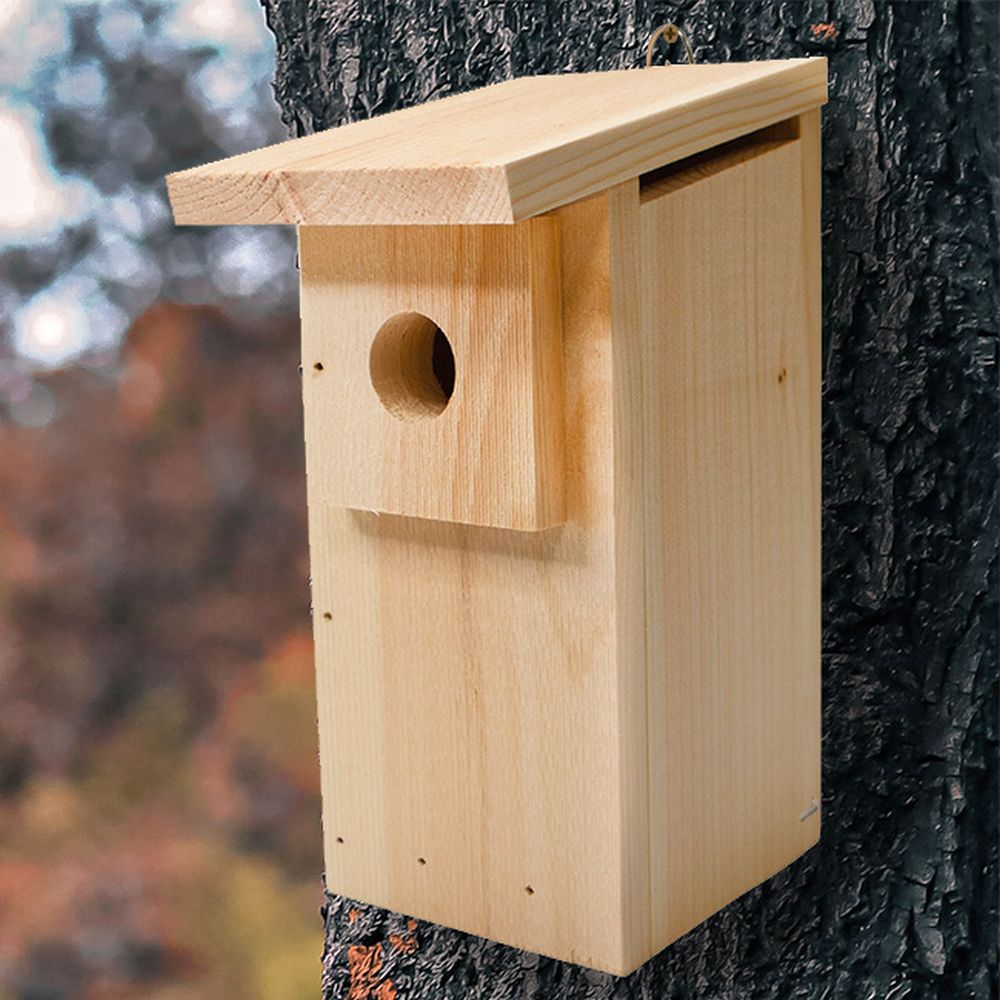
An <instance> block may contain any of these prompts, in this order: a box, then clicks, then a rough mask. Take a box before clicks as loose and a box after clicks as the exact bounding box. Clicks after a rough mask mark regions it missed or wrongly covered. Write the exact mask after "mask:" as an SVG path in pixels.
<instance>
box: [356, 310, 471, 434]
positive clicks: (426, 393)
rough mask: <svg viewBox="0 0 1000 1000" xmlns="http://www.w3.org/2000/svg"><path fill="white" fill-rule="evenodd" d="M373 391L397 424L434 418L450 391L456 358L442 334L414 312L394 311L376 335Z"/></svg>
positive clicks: (373, 343) (373, 350) (436, 327)
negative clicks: (395, 312)
mask: <svg viewBox="0 0 1000 1000" xmlns="http://www.w3.org/2000/svg"><path fill="white" fill-rule="evenodd" d="M368 362H369V367H370V369H371V379H372V387H373V388H374V389H375V392H376V393H377V394H378V398H379V399H380V400H381V401H382V405H383V406H384V407H385V408H386V409H387V410H388V411H389V412H390V413H391V414H392V415H393V416H394V417H397V418H398V419H400V420H424V419H426V418H428V417H436V416H438V415H439V414H440V413H443V412H444V408H445V407H446V406H447V405H448V400H450V399H451V394H452V393H453V392H454V390H455V355H454V353H453V352H452V349H451V344H449V343H448V338H447V337H446V336H445V335H444V331H443V330H442V329H441V328H440V327H439V326H438V325H437V323H435V322H434V321H433V320H432V319H428V318H427V317H426V316H424V315H422V314H421V313H417V312H406V313H398V314H397V315H396V316H393V317H392V318H391V319H388V320H386V322H385V323H383V324H382V326H381V327H380V328H379V331H378V333H376V334H375V340H374V341H373V342H372V350H371V354H370V356H369V359H368Z"/></svg>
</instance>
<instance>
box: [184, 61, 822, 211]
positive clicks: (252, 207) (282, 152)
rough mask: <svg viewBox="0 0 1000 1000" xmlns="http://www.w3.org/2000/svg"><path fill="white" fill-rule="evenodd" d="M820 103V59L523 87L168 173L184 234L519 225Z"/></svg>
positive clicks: (500, 87)
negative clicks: (261, 226) (277, 227)
mask: <svg viewBox="0 0 1000 1000" xmlns="http://www.w3.org/2000/svg"><path fill="white" fill-rule="evenodd" d="M825 100H826V60H825V59H822V58H814V59H786V60H775V61H762V62H752V63H724V64H716V65H708V64H706V65H694V66H687V65H684V66H654V67H650V68H647V69H636V70H622V71H616V72H604V73H576V74H565V75H561V76H535V77H522V78H518V79H514V80H509V81H506V82H504V83H499V84H495V85H493V86H490V87H485V88H482V89H480V90H475V91H471V92H469V93H465V94H460V95H456V96H452V97H448V98H444V99H441V100H438V101H432V102H430V103H428V104H424V105H421V106H419V107H415V108H409V109H405V110H402V111H395V112H392V113H391V114H387V115H384V116H382V117H378V118H373V119H369V120H367V121H360V122H354V123H351V124H349V125H345V126H342V127H340V128H335V129H330V130H329V131H326V132H322V133H318V134H316V135H312V136H306V137H303V138H301V139H294V140H289V141H288V142H283V143H280V144H278V145H276V146H270V147H267V148H265V149H259V150H255V151H253V152H250V153H245V154H242V155H240V156H234V157H230V158H229V159H226V160H220V161H218V162H216V163H211V164H207V165H205V166H201V167H196V168H193V169H191V170H185V171H181V172H179V173H175V174H171V175H170V177H169V178H168V179H167V185H168V190H169V195H170V201H171V204H172V206H173V211H174V218H175V219H176V221H177V222H178V223H182V224H189V225H205V224H216V223H250V224H253V223H297V224H322V225H377V224H390V225H391V224H458V223H462V224H473V223H510V222H515V221H518V220H521V219H526V218H529V217H531V216H534V215H539V214H541V213H543V212H547V211H550V210H551V209H553V208H556V207H558V206H560V205H565V204H567V203H569V202H572V201H575V200H578V199H580V198H583V197H586V196H587V195H590V194H593V193H596V192H599V191H602V190H604V189H606V188H609V187H611V186H612V185H615V184H617V183H619V182H622V181H625V180H627V179H628V178H631V177H636V176H638V175H639V174H642V173H645V172H647V171H649V170H652V169H654V168H657V167H660V166H662V165H663V164H666V163H670V162H673V161H675V160H679V159H681V158H683V157H686V156H690V155H691V154H693V153H697V152H699V151H701V150H704V149H707V148H709V147H712V146H716V145H718V144H720V143H723V142H726V141H728V140H729V139H732V138H735V137H736V136H739V135H742V134H744V133H747V132H751V131H754V130H756V129H759V128H762V127H764V126H766V125H769V124H772V123H774V122H777V121H781V120H784V119H788V118H791V117H793V116H795V115H797V114H800V113H802V112H805V111H806V110H808V109H810V108H813V107H816V106H817V105H819V104H822V103H824V102H825Z"/></svg>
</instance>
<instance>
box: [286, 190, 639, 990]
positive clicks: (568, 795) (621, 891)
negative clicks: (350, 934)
mask: <svg viewBox="0 0 1000 1000" xmlns="http://www.w3.org/2000/svg"><path fill="white" fill-rule="evenodd" d="M619 212H621V213H623V214H624V213H631V215H632V217H633V218H634V216H635V214H636V213H637V191H636V185H635V183H634V182H632V184H631V185H630V186H629V190H628V191H627V192H616V191H612V192H609V194H608V195H607V196H599V197H597V198H594V199H590V200H587V201H584V202H579V203H576V204H574V205H572V206H570V207H568V208H567V209H565V210H562V211H560V212H559V213H558V224H559V228H560V235H561V238H560V240H559V245H560V247H561V248H562V249H561V284H562V287H563V296H562V326H563V336H564V359H563V361H564V368H565V373H566V374H565V405H566V413H567V418H568V419H567V435H566V440H565V446H564V453H565V461H566V468H567V476H566V484H567V494H566V523H565V524H563V525H561V526H560V527H557V528H554V529H552V530H549V531H544V532H535V533H522V532H511V531H504V530H498V529H491V528H481V527H471V526H467V525H460V524H450V523H446V522H435V521H428V520H420V519H416V518H403V517H395V516H391V515H383V516H376V515H374V514H370V513H363V512H358V511H349V510H343V509H338V508H337V507H335V506H333V505H331V504H330V503H329V502H328V501H327V499H326V496H325V489H324V486H323V484H322V482H321V476H318V475H317V474H316V470H315V469H310V474H309V480H308V481H309V513H310V549H311V559H312V575H313V603H314V609H315V610H314V623H315V633H316V648H317V675H318V687H319V715H320V733H321V761H322V775H323V814H324V832H325V845H326V867H327V880H328V883H329V885H330V888H331V889H332V890H333V891H335V892H339V893H343V894H345V895H347V896H353V897H355V898H359V899H364V900H368V901H372V902H374V903H377V904H379V905H382V906H387V907H390V908H392V909H394V910H397V911H401V912H403V913H408V914H412V915H416V916H420V917H424V918H427V919H430V920H433V921H436V922H437V923H442V924H446V925H448V926H451V927H456V928H460V929H463V930H467V931H471V932H473V933H476V934H482V935H486V936H488V937H491V938H493V939H495V940H498V941H503V942H506V943H508V944H512V945H516V946H518V947H521V948H527V949H529V950H532V951H537V952H541V953H543V954H546V955H552V956H555V957H557V958H560V959H564V960H567V961H573V962H577V963H580V964H583V965H590V966H595V967H598V968H601V969H605V970H609V971H615V972H622V973H624V972H628V971H631V969H632V968H634V967H635V965H637V964H638V963H639V962H640V961H642V960H643V959H644V958H646V957H648V956H647V950H648V948H647V946H648V927H649V912H648V904H649V897H648V880H647V878H646V867H645V866H646V859H647V855H648V843H647V838H648V826H647V819H646V815H645V795H646V777H645V766H646V763H645V755H646V745H645V690H644V686H645V662H644V658H643V656H642V645H643V639H642V625H643V620H642V619H643V613H642V603H641V599H642V579H641V574H637V573H636V565H635V562H634V560H635V559H636V558H638V559H640V560H641V518H640V514H641V510H640V508H639V506H638V503H637V502H636V503H634V504H633V507H634V508H635V513H633V514H631V515H630V516H629V517H628V518H627V519H626V517H625V516H624V515H620V514H618V513H616V504H618V503H619V502H620V499H621V495H622V492H623V490H624V489H626V488H627V486H626V485H624V484H627V483H628V482H634V481H635V479H636V476H637V475H638V471H637V469H636V468H635V464H636V462H637V460H638V453H637V450H636V447H635V444H634V443H630V442H629V441H628V440H627V438H628V437H629V435H634V434H635V433H637V431H638V421H637V420H635V419H634V417H633V416H630V415H629V414H628V413H626V412H624V411H622V410H621V409H620V408H621V407H622V406H627V403H625V401H624V400H621V399H620V398H618V396H617V395H616V392H615V383H614V379H615V370H616V367H617V368H621V367H623V366H633V367H634V365H635V363H636V361H637V360H638V359H637V358H635V357H634V354H635V345H636V344H637V343H638V336H639V331H638V328H637V323H638V312H637V309H638V300H637V298H636V296H635V294H633V296H632V304H631V305H629V303H628V302H627V301H626V300H625V299H623V298H621V297H620V296H619V294H618V293H616V294H614V295H613V294H612V283H611V275H612V274H616V275H622V274H624V273H627V271H628V270H629V268H630V267H631V269H632V271H633V273H636V275H637V272H636V270H635V269H636V264H635V262H634V261H633V263H632V264H631V265H629V264H628V263H627V262H625V261H618V262H617V263H614V262H613V257H614V256H615V255H616V254H619V253H623V254H628V253H632V254H634V253H635V250H636V235H635V227H634V223H633V224H631V234H630V233H629V226H630V224H629V223H628V219H627V218H616V213H619ZM636 280H637V278H636ZM633 292H634V287H633ZM630 317H631V318H630ZM626 322H632V323H633V324H636V326H635V328H633V329H631V330H629V329H622V328H619V327H618V326H617V325H616V324H621V323H626ZM629 354H631V355H632V358H631V360H630V359H629V357H628V355H629ZM304 361H305V362H306V364H308V363H310V361H311V355H309V354H307V355H306V356H305V358H304ZM629 532H631V533H632V534H633V536H634V537H633V538H632V539H631V541H630V540H628V539H627V538H625V537H624V536H625V535H627V534H628V533H629ZM626 551H627V552H629V553H632V555H631V556H630V557H629V559H628V560H626V563H625V565H623V564H622V559H621V554H622V553H624V552H626ZM625 573H628V574H631V578H630V579H627V580H626V579H623V577H622V575H623V574H625ZM635 594H637V595H638V597H637V598H634V595H635Z"/></svg>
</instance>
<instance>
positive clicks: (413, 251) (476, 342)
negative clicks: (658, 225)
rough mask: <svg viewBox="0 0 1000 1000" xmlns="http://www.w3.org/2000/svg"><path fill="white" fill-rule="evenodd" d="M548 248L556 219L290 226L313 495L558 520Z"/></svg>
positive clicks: (540, 522) (479, 517)
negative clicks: (443, 344)
mask: <svg viewBox="0 0 1000 1000" xmlns="http://www.w3.org/2000/svg"><path fill="white" fill-rule="evenodd" d="M558 245H559V233H558V223H557V221H556V220H555V219H554V218H540V219H532V220H528V221H526V222H524V223H520V224H518V225H515V226H470V227H463V228H458V229H456V228H454V227H443V226H418V227H410V226H404V227H371V228H366V229H355V228H348V227H330V226H305V227H303V228H302V229H301V231H300V239H299V249H300V260H301V268H302V275H301V277H302V293H301V313H302V337H303V375H304V386H303V395H304V401H305V413H306V462H307V468H308V473H309V476H310V478H311V480H312V483H313V494H312V497H313V499H314V500H316V501H317V502H320V503H325V504H334V505H337V506H344V507H353V508H358V509H363V510H373V511H379V512H383V513H392V514H406V515H409V516H411V517H426V518H436V519H442V520H448V521H461V522H463V523H466V524H479V525H485V526H488V527H502V528H516V529H520V530H531V531H534V530H539V529H542V528H548V527H551V526H553V525H555V524H558V523H560V522H561V521H562V520H563V493H564V489H563V481H564V478H565V477H564V475H563V456H562V438H563V394H562V335H561V331H560V302H559V296H560V291H559V283H560V282H559V267H560V264H559V248H558ZM436 327H437V328H439V329H440V330H441V331H442V334H441V336H443V337H444V338H446V340H447V342H448V344H449V345H450V348H451V351H452V356H453V375H454V383H453V390H452V391H451V394H450V397H448V396H447V395H446V393H445V392H444V391H443V390H442V389H441V383H440V382H439V381H438V380H436V379H435V376H434V372H433V366H432V352H433V346H434V340H435V328H436ZM379 331H381V332H379ZM448 388H449V389H452V386H451V384H450V383H449V385H448Z"/></svg>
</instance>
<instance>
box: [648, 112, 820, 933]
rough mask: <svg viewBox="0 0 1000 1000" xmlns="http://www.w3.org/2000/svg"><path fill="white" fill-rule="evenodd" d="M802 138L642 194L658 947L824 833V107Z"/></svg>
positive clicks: (684, 174)
mask: <svg viewBox="0 0 1000 1000" xmlns="http://www.w3.org/2000/svg"><path fill="white" fill-rule="evenodd" d="M800 134H801V138H799V139H794V140H790V141H786V142H783V143H778V144H775V143H773V142H764V143H763V144H760V145H759V146H757V147H756V148H749V149H748V148H741V149H737V150H735V151H727V152H724V153H723V154H722V156H723V158H722V160H721V161H714V162H711V161H709V162H702V163H699V164H698V165H696V166H694V167H692V168H691V169H688V170H684V171H681V172H679V173H676V174H674V175H673V176H668V177H664V178H662V179H660V180H658V181H657V182H656V183H655V184H654V185H652V186H647V189H646V190H645V191H644V197H643V202H642V207H641V220H642V260H643V268H644V273H643V313H644V345H643V348H644V353H645V357H646V364H645V366H644V371H645V373H646V384H645V391H644V399H645V401H646V408H647V409H646V420H645V436H646V439H645V443H644V454H645V458H646V463H647V464H646V482H645V503H646V536H647V537H646V543H647V544H646V552H647V562H646V600H647V642H648V654H649V664H648V698H649V723H648V724H649V760H650V764H649V781H650V845H651V847H650V865H651V877H652V894H653V896H652V942H653V946H654V949H655V950H658V949H659V948H662V947H663V946H665V945H666V944H668V943H670V942H671V941H673V940H674V939H676V938H677V937H679V936H680V935H681V934H683V933H685V932H686V931H688V930H689V929H690V928H692V927H694V926H695V925H696V924H698V923H699V922H700V921H702V920H703V919H705V918H706V917H707V916H709V915H710V914H711V913H713V912H714V911H715V910H717V909H719V908H720V907H722V906H724V905H725V904H726V903H728V902H729V901H730V900H732V899H734V898H736V897H737V896H739V895H741V894H742V893H743V892H745V891H746V890H748V889H750V888H752V887H753V886H755V885H757V884H758V883H760V882H761V881H763V880H764V879H766V878H767V877H769V876H770V875H772V874H774V873H775V872H777V871H778V870H779V869H781V868H782V867H783V866H785V865H786V864H788V863H789V862H790V861H792V860H793V859H794V858H795V857H797V856H798V855H799V854H800V853H802V852H803V851H804V850H806V848H808V847H809V846H810V845H811V844H813V843H815V841H816V840H817V838H818V835H819V815H818V812H815V811H813V805H814V803H818V801H819V795H820V790H819V748H820V731H819V726H820V720H819V690H820V688H819V685H820V659H819V621H820V620H819V613H820V606H819V579H820V553H819V512H820V498H819V463H820V451H819V422H818V417H819V398H820V382H819V369H818V359H819V296H818V275H819V257H818V238H819V231H818V178H819V168H818V146H817V136H818V132H817V130H816V119H815V118H809V119H806V120H805V122H804V123H803V125H802V126H801V128H800ZM800 192H801V193H800Z"/></svg>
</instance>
